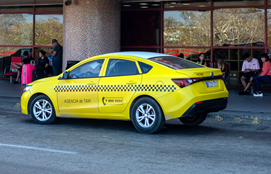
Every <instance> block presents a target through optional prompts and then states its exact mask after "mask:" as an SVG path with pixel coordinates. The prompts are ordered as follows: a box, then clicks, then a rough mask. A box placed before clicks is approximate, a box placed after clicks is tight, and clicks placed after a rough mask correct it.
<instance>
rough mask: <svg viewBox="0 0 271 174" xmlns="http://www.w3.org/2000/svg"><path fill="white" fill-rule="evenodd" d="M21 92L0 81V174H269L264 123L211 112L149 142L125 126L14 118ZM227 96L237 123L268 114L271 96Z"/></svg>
mask: <svg viewBox="0 0 271 174" xmlns="http://www.w3.org/2000/svg"><path fill="white" fill-rule="evenodd" d="M23 88H24V86H21V85H14V84H9V82H6V81H1V80H0V89H1V90H0V91H1V93H0V132H1V134H0V154H1V156H0V169H1V173H6V174H9V173H10V174H17V173H18V174H21V173H23V174H24V173H27V174H29V173H39V174H43V173H69V174H70V173H71V174H73V173H74V174H75V173H76V174H77V173H82V174H83V173H93V174H96V173H97V174H101V173H118V174H122V173H123V174H126V173H133V174H134V173H135V174H137V173H148V174H152V173H153V174H158V173H162V174H172V173H180V174H181V173H184V174H186V173H189V174H198V173H203V174H204V173H207V174H209V173H234V174H239V173H241V174H243V173H244V174H250V173H251V174H255V173H259V174H269V173H270V171H271V162H270V159H271V146H270V145H271V139H270V137H271V121H270V120H268V119H266V120H262V123H261V124H251V118H248V119H246V118H239V117H238V118H239V119H236V117H230V116H224V117H223V119H222V120H220V119H216V117H215V116H218V113H214V115H210V116H209V117H208V118H207V119H206V120H205V121H204V122H203V123H202V124H201V125H199V126H197V127H189V126H184V125H183V124H182V123H181V122H180V121H179V120H178V119H174V120H169V121H167V122H166V124H165V126H164V127H163V129H162V130H161V131H160V132H159V133H158V134H152V135H149V134H140V133H138V132H137V131H136V129H135V128H134V127H133V124H132V122H131V121H115V120H94V119H64V118H62V119H58V121H57V122H56V123H55V124H50V125H40V124H36V123H34V121H33V120H32V119H31V116H30V115H28V116H26V115H23V114H22V113H21V112H20V110H21V109H20V105H17V103H19V102H20V95H21V93H22V90H23ZM229 91H230V97H229V105H228V108H227V109H226V110H225V111H223V112H224V113H226V112H236V113H239V116H240V115H241V113H242V112H244V116H245V115H250V114H251V113H252V112H254V113H256V114H258V113H259V114H262V115H264V113H265V112H266V113H268V112H267V111H268V108H267V107H268V106H269V103H268V101H270V97H271V95H269V94H268V93H267V95H265V96H264V97H263V98H254V97H253V96H238V95H237V93H238V90H232V89H230V90H229ZM235 97H238V98H237V99H236V98H235ZM255 100H256V101H255ZM232 101H235V102H236V103H235V104H234V103H232ZM241 101H242V102H246V104H253V103H254V102H255V103H254V104H258V105H257V106H256V107H258V108H259V109H262V108H263V109H264V110H261V112H255V111H254V110H253V109H252V108H251V107H252V105H249V106H248V107H245V106H246V104H242V103H240V102H241ZM265 104H266V105H265ZM237 105H239V106H237ZM242 106H243V107H242ZM238 108H242V109H243V110H244V111H240V110H238ZM230 109H231V110H230ZM262 111H264V112H262ZM246 113H248V114H246ZM267 116H268V115H266V116H265V118H267Z"/></svg>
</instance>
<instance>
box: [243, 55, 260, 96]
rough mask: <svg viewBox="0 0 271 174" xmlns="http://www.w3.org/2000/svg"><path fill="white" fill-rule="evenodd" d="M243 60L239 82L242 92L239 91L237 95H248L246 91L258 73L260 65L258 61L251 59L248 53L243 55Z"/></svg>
mask: <svg viewBox="0 0 271 174" xmlns="http://www.w3.org/2000/svg"><path fill="white" fill-rule="evenodd" d="M243 59H245V61H244V62H243V65H242V72H243V75H242V76H241V82H242V85H243V87H244V90H242V91H240V92H239V95H244V94H245V95H249V94H250V93H249V90H248V89H249V87H250V86H251V84H252V81H253V80H254V77H255V76H256V75H257V73H258V72H259V70H260V65H259V61H258V60H257V59H255V58H252V57H251V56H250V54H249V53H245V54H244V55H243Z"/></svg>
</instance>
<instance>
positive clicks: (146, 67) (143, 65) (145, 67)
mask: <svg viewBox="0 0 271 174" xmlns="http://www.w3.org/2000/svg"><path fill="white" fill-rule="evenodd" d="M138 64H139V66H140V68H141V71H142V73H143V74H144V73H147V72H149V71H150V70H151V69H152V66H151V65H148V64H146V63H142V62H138Z"/></svg>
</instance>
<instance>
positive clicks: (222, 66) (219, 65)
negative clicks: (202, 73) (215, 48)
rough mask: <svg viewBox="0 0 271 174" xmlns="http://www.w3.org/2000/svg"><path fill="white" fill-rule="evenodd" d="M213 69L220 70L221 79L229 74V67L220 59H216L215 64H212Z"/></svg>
mask: <svg viewBox="0 0 271 174" xmlns="http://www.w3.org/2000/svg"><path fill="white" fill-rule="evenodd" d="M214 68H218V69H220V70H221V72H222V75H223V79H225V77H226V76H227V75H228V73H229V66H228V64H226V63H225V62H224V60H223V59H222V58H218V59H217V62H216V63H215V64H214Z"/></svg>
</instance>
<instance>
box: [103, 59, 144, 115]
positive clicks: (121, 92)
mask: <svg viewBox="0 0 271 174" xmlns="http://www.w3.org/2000/svg"><path fill="white" fill-rule="evenodd" d="M141 80H142V75H141V74H140V73H139V71H138V66H137V63H136V62H135V61H132V60H125V59H109V61H108V64H107V68H106V73H105V76H104V77H102V78H101V79H100V81H99V87H100V90H99V91H98V98H99V111H100V112H101V113H106V112H108V113H109V112H110V113H112V112H113V113H120V112H123V111H124V110H125V108H126V107H127V104H128V103H129V101H130V100H131V98H132V97H133V95H134V94H135V92H136V88H137V86H138V85H140V84H141Z"/></svg>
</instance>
